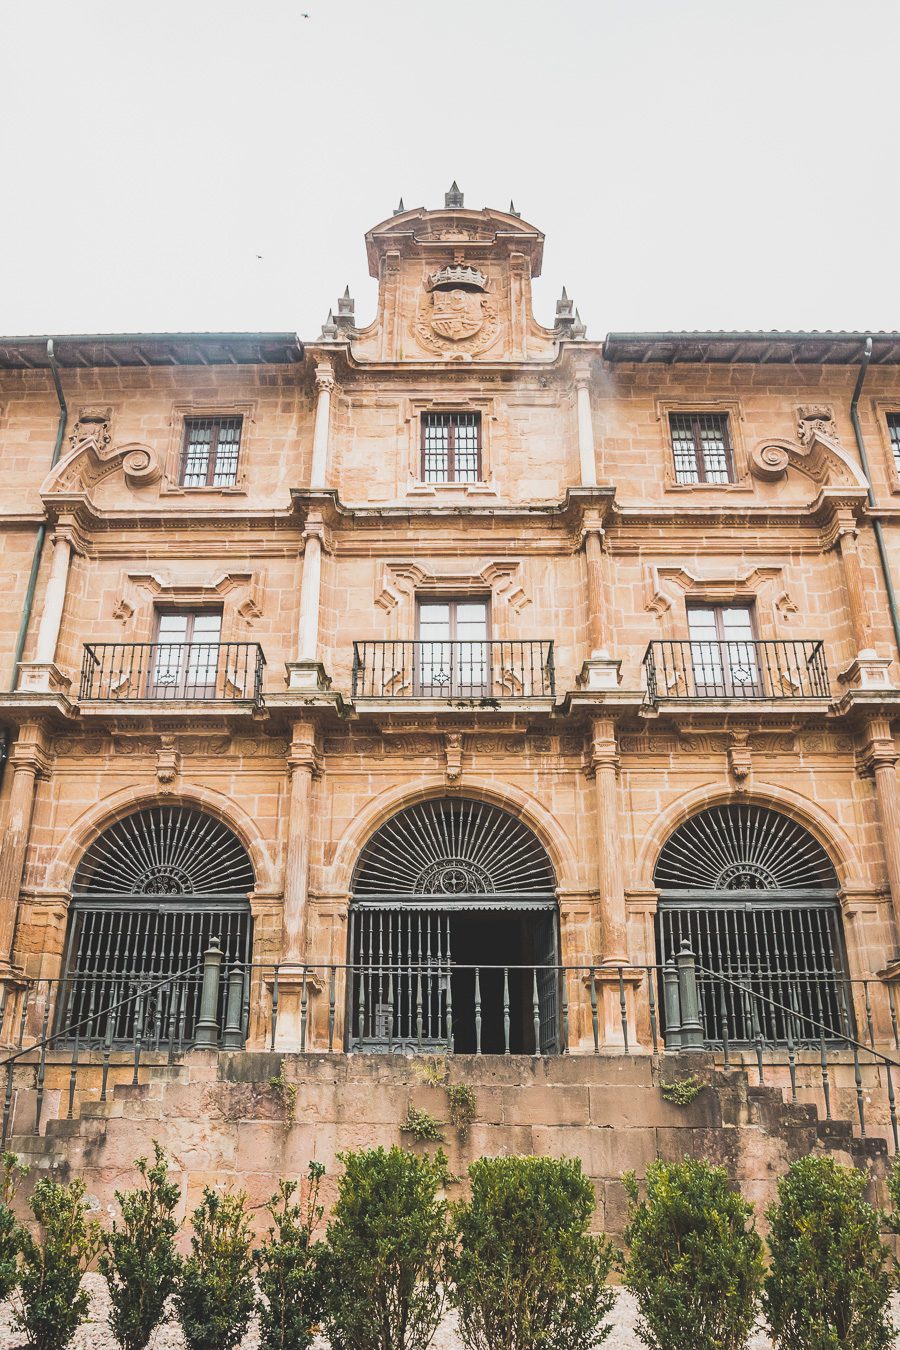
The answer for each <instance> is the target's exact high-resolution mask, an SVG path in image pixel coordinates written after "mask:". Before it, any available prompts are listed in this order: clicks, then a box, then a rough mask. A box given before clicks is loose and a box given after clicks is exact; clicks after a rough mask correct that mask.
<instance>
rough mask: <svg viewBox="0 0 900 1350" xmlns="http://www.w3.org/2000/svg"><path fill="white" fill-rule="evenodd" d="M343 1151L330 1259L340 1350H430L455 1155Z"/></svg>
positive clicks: (328, 1324) (333, 1330) (329, 1306)
mask: <svg viewBox="0 0 900 1350" xmlns="http://www.w3.org/2000/svg"><path fill="white" fill-rule="evenodd" d="M340 1157H341V1162H342V1163H343V1164H344V1168H345V1171H344V1175H343V1176H342V1177H341V1179H340V1182H339V1184H338V1198H337V1202H336V1204H335V1207H334V1211H333V1214H332V1219H331V1222H330V1223H329V1225H328V1233H327V1251H326V1253H325V1260H324V1267H325V1271H326V1281H325V1319H324V1321H325V1328H326V1332H327V1334H328V1337H329V1340H330V1342H331V1347H332V1350H424V1348H425V1347H426V1346H428V1345H429V1344H430V1343H431V1340H432V1337H433V1336H434V1333H435V1330H436V1329H437V1325H438V1322H439V1321H440V1318H441V1312H442V1310H443V1294H442V1289H441V1281H442V1278H443V1274H444V1263H445V1257H446V1246H447V1205H446V1202H445V1201H444V1200H442V1199H440V1198H439V1196H438V1192H439V1190H440V1189H441V1188H442V1187H443V1186H445V1185H446V1184H447V1183H448V1181H449V1175H448V1172H447V1160H446V1158H445V1157H444V1154H443V1152H442V1151H440V1150H438V1152H437V1154H436V1156H435V1157H434V1158H431V1157H424V1158H420V1157H418V1156H417V1155H416V1154H414V1153H408V1152H407V1151H406V1150H404V1149H401V1148H392V1149H390V1150H385V1149H383V1148H377V1149H370V1150H367V1151H361V1152H359V1153H342V1154H341V1155H340Z"/></svg>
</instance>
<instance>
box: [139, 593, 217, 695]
mask: <svg viewBox="0 0 900 1350" xmlns="http://www.w3.org/2000/svg"><path fill="white" fill-rule="evenodd" d="M221 635H222V615H221V614H220V613H217V612H216V611H213V610H182V611H167V612H166V613H163V614H160V615H159V619H158V623H157V630H156V643H155V645H154V648H153V653H152V661H151V670H150V677H149V683H150V689H149V691H148V692H149V695H150V697H151V698H215V697H216V690H217V674H218V667H219V639H220V637H221Z"/></svg>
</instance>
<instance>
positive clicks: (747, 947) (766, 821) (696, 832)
mask: <svg viewBox="0 0 900 1350" xmlns="http://www.w3.org/2000/svg"><path fill="white" fill-rule="evenodd" d="M654 882H655V884H656V886H658V887H659V890H660V899H659V911H658V916H657V944H658V953H657V954H658V957H659V960H660V962H665V961H667V960H668V959H669V958H670V957H672V956H675V955H677V953H678V950H679V948H680V946H681V943H682V941H683V940H685V939H687V941H688V942H689V943H690V945H691V948H692V950H693V951H694V953H695V954H696V956H697V959H698V962H699V964H700V967H701V971H700V975H699V979H700V992H701V1002H702V1013H703V1021H704V1028H705V1033H706V1039H707V1040H708V1041H710V1042H711V1043H720V1042H721V1041H722V1040H723V1037H724V1035H725V1032H726V1031H727V1034H728V1037H729V1039H730V1040H732V1041H735V1042H741V1041H745V1042H752V1041H754V1040H756V1039H757V1038H758V1037H762V1039H763V1040H764V1041H773V1042H783V1041H785V1040H787V1039H788V1036H789V1034H790V1035H793V1038H794V1040H795V1041H796V1042H798V1043H800V1042H803V1041H809V1040H814V1039H816V1033H815V1032H814V1031H813V1029H812V1028H811V1027H810V1026H809V1024H808V1023H804V1022H803V1021H802V1019H801V1018H799V1017H794V1018H790V1015H789V1014H788V1013H784V1012H781V1011H779V1009H778V1008H777V1007H775V1006H773V1005H775V1004H778V1005H781V1006H782V1007H783V1008H788V1009H793V1010H794V1011H795V1012H797V1013H800V1014H804V1015H806V1016H807V1017H810V1018H814V1019H815V1020H816V1021H817V1022H822V1023H824V1024H825V1025H826V1026H827V1027H829V1028H832V1029H833V1031H834V1034H835V1036H840V1034H841V1031H842V1029H844V1030H849V1029H850V1028H849V1026H848V1019H849V1017H850V1016H851V1013H850V999H849V998H848V997H846V996H845V989H844V971H845V969H846V963H845V958H844V946H843V935H842V930H841V918H840V907H839V905H838V899H837V891H838V880H837V876H836V874H835V870H834V866H833V864H832V862H831V860H830V858H829V857H828V855H827V853H826V852H825V850H824V849H823V848H822V846H821V844H819V842H818V841H817V840H816V839H814V838H813V836H812V835H811V834H810V833H809V831H808V830H806V829H804V828H803V826H802V825H798V824H797V822H796V821H794V820H791V819H790V818H789V817H788V816H785V815H782V814H781V813H780V812H778V811H772V810H769V809H768V808H766V807H762V806H755V805H752V804H750V803H747V802H741V803H735V804H731V805H727V806H714V807H711V808H709V809H708V810H706V811H700V812H698V813H697V815H694V816H691V817H690V819H689V820H686V821H685V822H684V823H683V824H682V825H679V827H678V828H677V829H676V830H675V832H674V833H673V834H672V835H671V836H670V837H669V839H668V840H667V842H666V844H665V846H664V847H663V849H662V852H661V853H660V855H659V860H658V862H657V864H656V871H655V873H654ZM705 972H712V973H705ZM716 974H718V975H723V976H725V977H726V978H727V979H728V980H731V981H734V984H735V985H742V986H745V987H747V988H750V989H753V990H755V991H756V992H757V993H758V994H761V995H763V996H764V997H763V998H755V999H749V998H747V997H746V995H742V994H741V991H740V989H738V988H735V987H734V985H728V984H724V983H722V982H721V981H719V980H716V979H715V978H714V977H715V975H716ZM789 1021H790V1025H789ZM726 1022H727V1026H726Z"/></svg>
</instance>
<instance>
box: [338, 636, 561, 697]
mask: <svg viewBox="0 0 900 1350" xmlns="http://www.w3.org/2000/svg"><path fill="white" fill-rule="evenodd" d="M555 693H556V678H555V674H554V669H553V643H552V642H543V641H518V640H512V641H498V642H491V641H483V642H482V641H467V642H455V641H454V642H451V641H443V640H441V641H430V642H390V641H388V642H354V644H353V697H354V698H379V699H381V698H384V699H387V698H423V699H424V698H428V699H479V700H480V699H489V700H494V699H520V698H552V697H553V696H554V694H555Z"/></svg>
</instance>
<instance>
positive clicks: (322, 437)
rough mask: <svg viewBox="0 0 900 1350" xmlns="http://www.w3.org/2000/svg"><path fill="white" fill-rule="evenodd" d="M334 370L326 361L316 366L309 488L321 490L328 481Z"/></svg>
mask: <svg viewBox="0 0 900 1350" xmlns="http://www.w3.org/2000/svg"><path fill="white" fill-rule="evenodd" d="M333 389H334V370H333V369H332V367H331V365H330V363H329V362H328V361H320V362H319V364H318V365H317V366H316V421H315V427H314V429H313V452H312V470H311V472H310V476H309V485H310V487H311V488H323V487H325V486H326V483H327V481H328V442H329V436H330V432H331V392H332V390H333Z"/></svg>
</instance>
